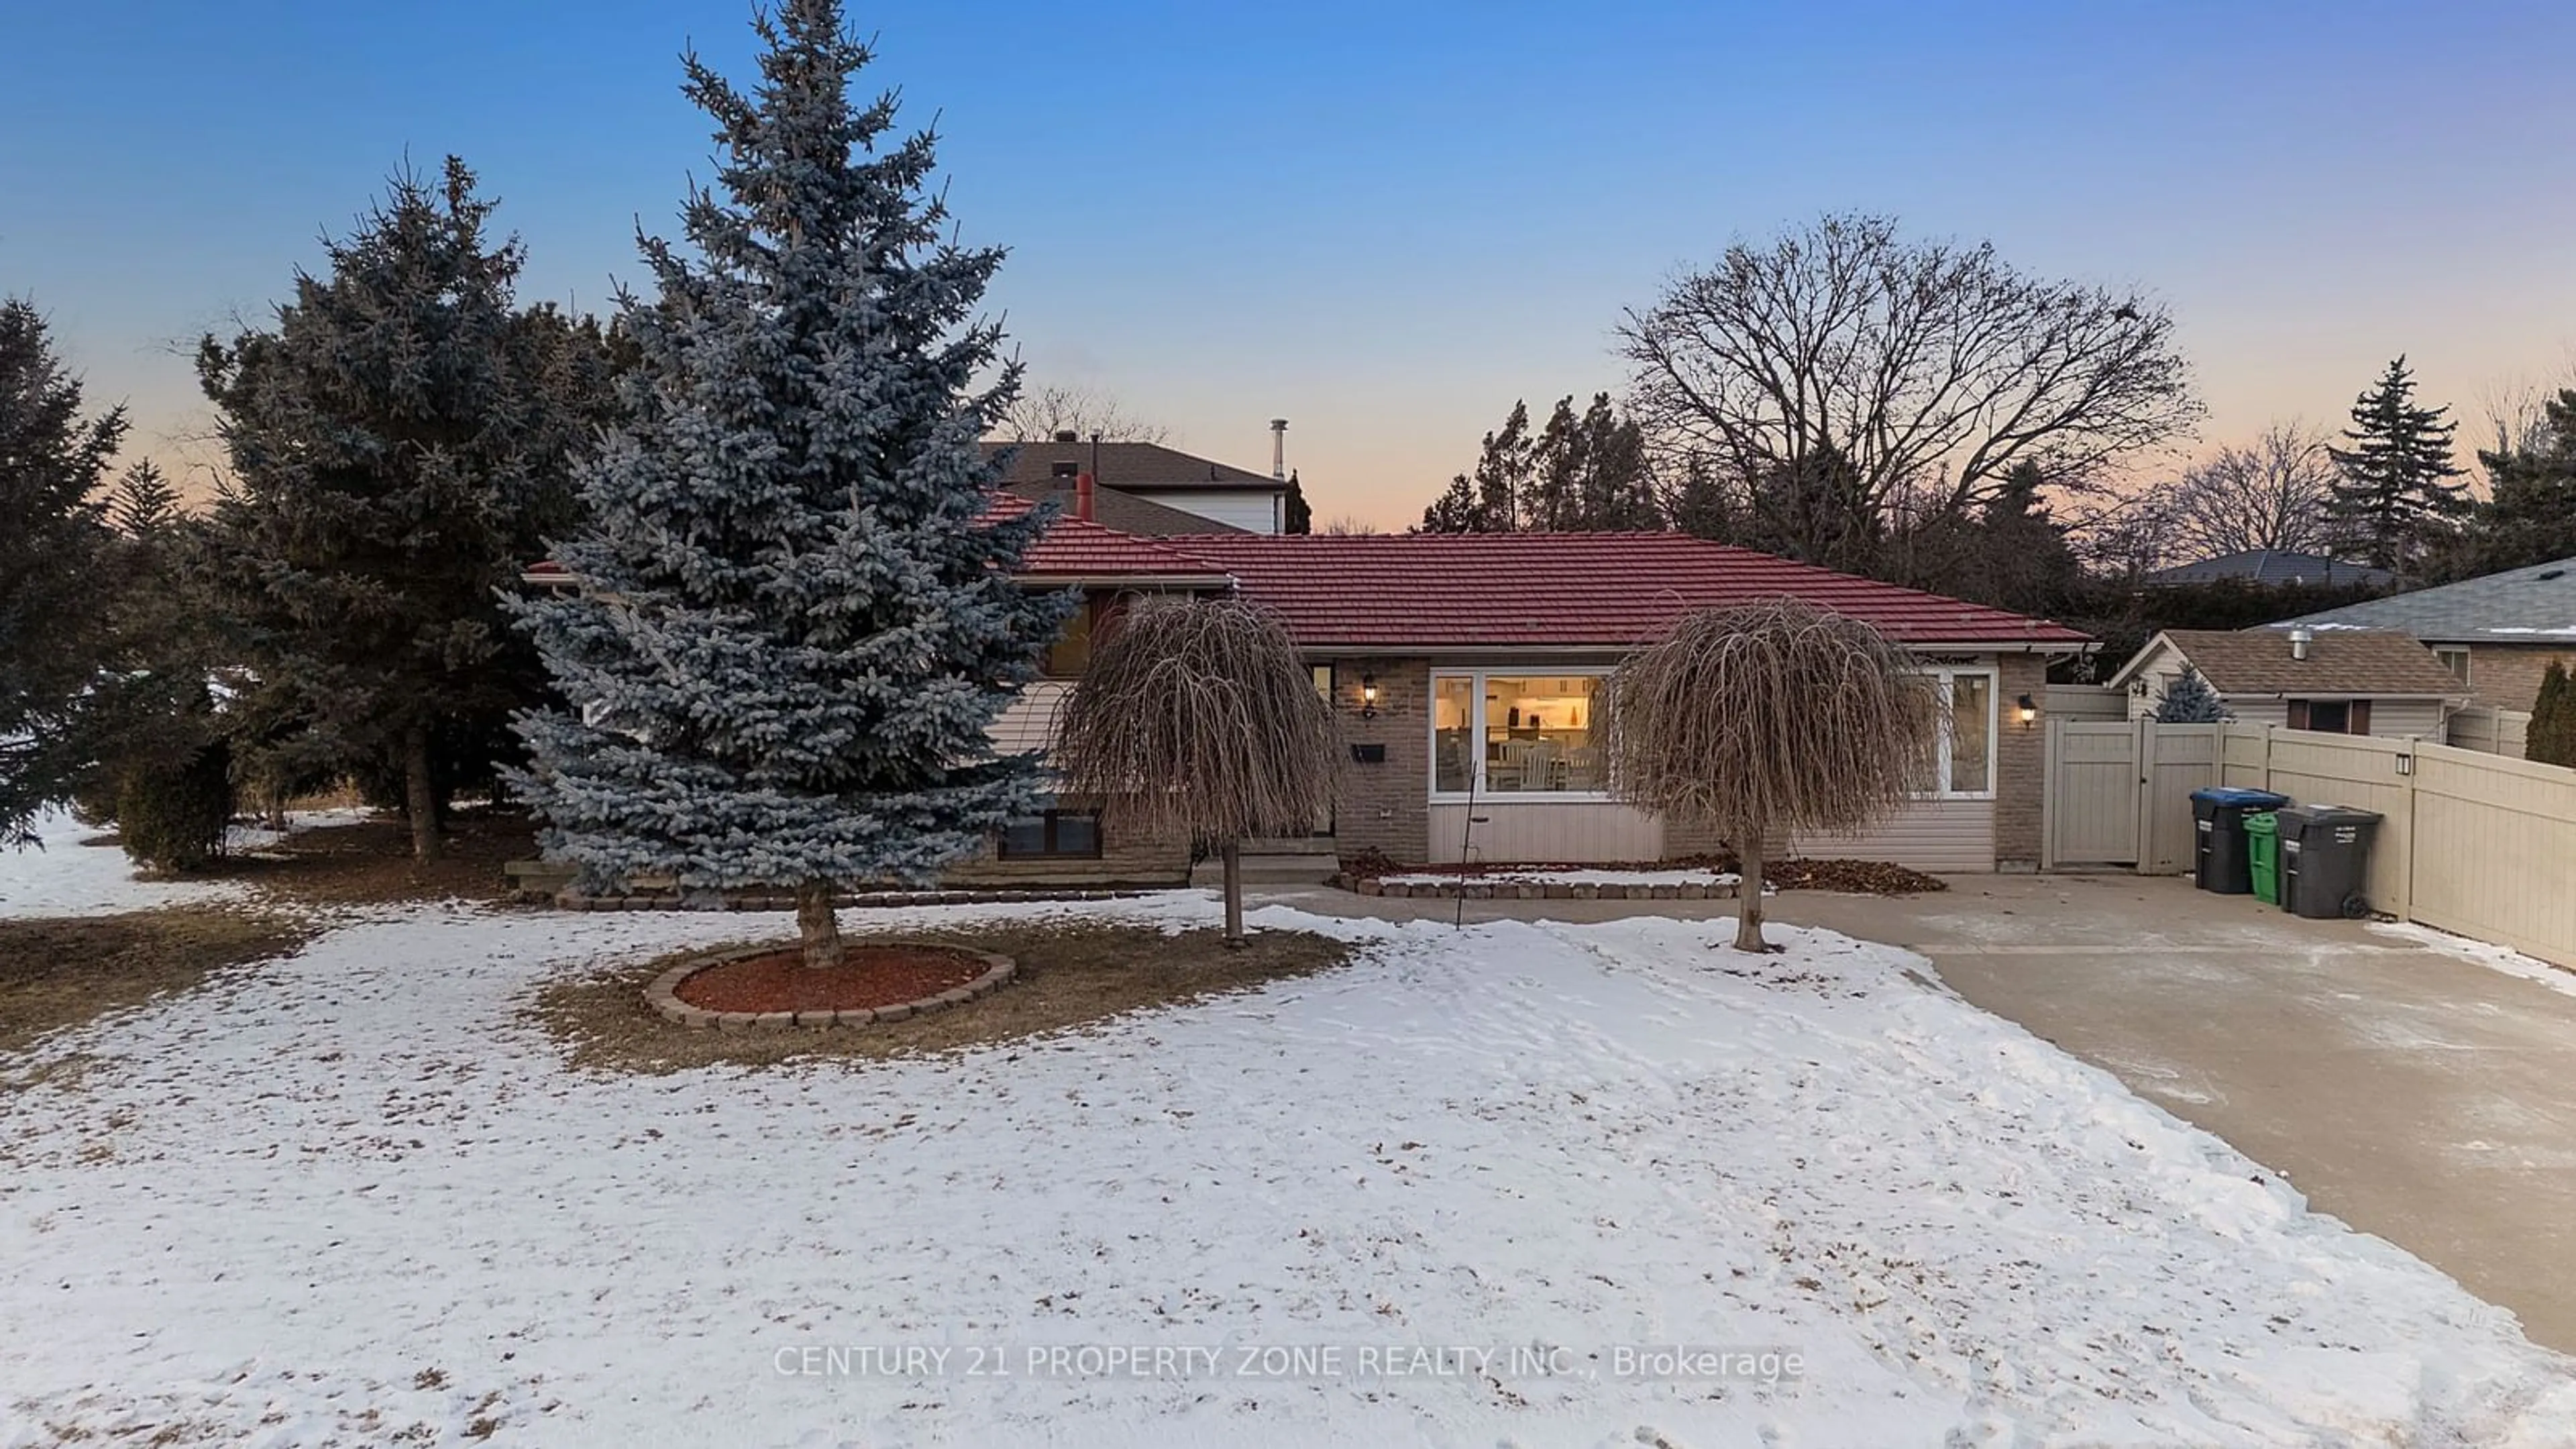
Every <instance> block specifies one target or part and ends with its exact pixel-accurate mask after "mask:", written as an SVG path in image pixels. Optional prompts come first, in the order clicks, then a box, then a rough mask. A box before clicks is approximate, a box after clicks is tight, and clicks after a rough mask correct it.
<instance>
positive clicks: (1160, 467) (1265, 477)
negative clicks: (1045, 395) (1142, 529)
mask: <svg viewBox="0 0 2576 1449" xmlns="http://www.w3.org/2000/svg"><path fill="white" fill-rule="evenodd" d="M1010 448H1017V449H1018V450H1019V451H1018V452H1017V453H1016V454H1014V455H1013V456H1012V458H1011V466H1010V469H1009V471H1007V472H1005V473H1004V474H1003V475H1002V484H1003V486H1004V487H1012V486H1015V485H1018V484H1021V483H1050V482H1057V474H1056V465H1057V464H1059V463H1070V464H1072V465H1074V466H1075V467H1076V468H1078V469H1079V470H1081V471H1083V472H1092V458H1093V446H1092V444H1090V443H1087V442H1083V443H1055V442H1040V443H993V442H988V443H986V444H984V456H985V457H987V458H989V457H992V456H993V455H995V454H997V453H1000V452H1002V451H1004V450H1006V449H1010ZM1098 456H1099V462H1100V467H1099V470H1098V472H1097V473H1096V474H1094V481H1095V482H1097V483H1099V484H1101V485H1102V486H1103V487H1109V488H1154V489H1165V488H1279V489H1285V488H1286V487H1287V486H1288V485H1287V483H1286V482H1285V481H1283V480H1281V479H1277V478H1273V477H1271V476H1270V475H1269V474H1267V473H1255V472H1253V471H1251V470H1250V469H1247V468H1237V467H1235V466H1234V465H1233V464H1231V463H1220V462H1217V461H1216V460H1215V459H1213V458H1201V457H1196V456H1194V455H1192V454H1189V453H1184V452H1182V451H1181V450H1180V449H1178V448H1166V447H1164V446H1163V445H1162V444H1160V443H1102V444H1100V445H1099V448H1098ZM1072 481H1073V480H1072V478H1071V477H1066V478H1064V479H1063V480H1062V482H1063V483H1070V482H1072ZM1059 486H1061V485H1059Z"/></svg>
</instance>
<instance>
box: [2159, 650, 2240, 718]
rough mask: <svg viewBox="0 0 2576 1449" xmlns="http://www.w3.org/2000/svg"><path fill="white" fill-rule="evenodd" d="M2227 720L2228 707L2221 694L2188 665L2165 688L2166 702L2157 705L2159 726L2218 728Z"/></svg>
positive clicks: (2161, 700)
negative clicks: (2220, 723)
mask: <svg viewBox="0 0 2576 1449" xmlns="http://www.w3.org/2000/svg"><path fill="white" fill-rule="evenodd" d="M2226 718H2227V707H2226V706H2225V705H2223V704H2221V703H2219V701H2218V691H2216V690H2214V689H2211V688H2210V687H2209V681H2208V680H2206V679H2203V678H2201V677H2200V671H2199V670H2197V669H2194V668H2192V667H2191V666H2190V665H2188V664H2186V665H2184V666H2183V667H2182V673H2180V674H2177V675H2175V676H2174V679H2173V683H2171V684H2168V685H2166V686H2165V693H2164V698H2162V699H2159V700H2157V701H2156V723H2158V724H2217V723H2219V722H2221V721H2223V720H2225V719H2226Z"/></svg>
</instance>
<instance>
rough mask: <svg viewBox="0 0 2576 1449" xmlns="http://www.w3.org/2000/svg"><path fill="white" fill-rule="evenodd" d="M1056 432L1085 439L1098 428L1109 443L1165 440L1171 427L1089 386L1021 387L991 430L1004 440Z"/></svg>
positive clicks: (1033, 438) (1016, 440) (1025, 439)
mask: <svg viewBox="0 0 2576 1449" xmlns="http://www.w3.org/2000/svg"><path fill="white" fill-rule="evenodd" d="M1058 433H1074V434H1078V435H1079V436H1081V437H1082V438H1084V439H1085V440H1086V441H1087V440H1088V439H1089V438H1090V437H1091V435H1092V434H1094V433H1098V434H1099V435H1100V438H1101V441H1103V442H1108V443H1167V442H1170V441H1171V438H1172V430H1171V429H1169V428H1167V427H1164V426H1163V425H1162V424H1160V423H1149V422H1146V421H1145V420H1143V419H1142V418H1138V417H1134V416H1132V415H1130V414H1129V413H1128V411H1127V410H1126V408H1125V407H1124V406H1122V405H1121V404H1120V403H1119V401H1118V399H1116V398H1114V397H1111V396H1110V395H1109V394H1107V393H1105V392H1102V391H1101V390H1099V389H1098V388H1092V387H1079V386H1075V387H1065V386H1057V385H1053V384H1050V385H1048V386H1046V387H1024V388H1022V389H1020V394H1019V396H1018V397H1017V398H1016V399H1014V400H1013V401H1012V403H1011V405H1010V406H1009V407H1008V408H1005V409H1004V410H1003V412H1002V416H1001V420H1000V422H999V423H998V424H997V425H996V426H995V427H994V429H993V436H994V437H996V438H998V439H1000V440H1001V441H1003V442H1006V443H1042V442H1045V441H1046V440H1048V439H1049V438H1052V437H1054V436H1055V435H1056V434H1058Z"/></svg>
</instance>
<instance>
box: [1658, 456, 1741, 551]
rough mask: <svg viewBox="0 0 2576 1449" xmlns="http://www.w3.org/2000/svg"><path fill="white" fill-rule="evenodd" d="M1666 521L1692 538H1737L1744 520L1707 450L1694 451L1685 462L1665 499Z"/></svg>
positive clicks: (1667, 524) (1670, 526) (1669, 525)
mask: <svg viewBox="0 0 2576 1449" xmlns="http://www.w3.org/2000/svg"><path fill="white" fill-rule="evenodd" d="M1664 523H1665V526H1666V527H1668V528H1672V529H1676V530H1678V531H1680V532H1682V533H1687V534H1689V535H1690V536H1691V537H1693V538H1705V539H1711V540H1714V541H1716V542H1719V543H1732V542H1734V541H1735V538H1736V535H1737V532H1738V530H1739V529H1740V527H1741V520H1740V519H1738V517H1737V516H1736V510H1735V504H1734V500H1732V499H1730V498H1729V497H1728V496H1727V492H1726V485H1725V484H1723V483H1721V482H1719V481H1718V477H1717V470H1716V469H1715V468H1714V467H1712V466H1710V463H1709V460H1708V455H1707V454H1705V453H1696V452H1695V453H1692V454H1691V455H1690V457H1689V458H1688V459H1687V460H1686V461H1685V462H1684V463H1683V464H1682V473H1681V478H1680V480H1679V481H1678V482H1676V483H1674V484H1673V485H1672V489H1671V492H1670V494H1669V496H1667V497H1666V498H1665V500H1664Z"/></svg>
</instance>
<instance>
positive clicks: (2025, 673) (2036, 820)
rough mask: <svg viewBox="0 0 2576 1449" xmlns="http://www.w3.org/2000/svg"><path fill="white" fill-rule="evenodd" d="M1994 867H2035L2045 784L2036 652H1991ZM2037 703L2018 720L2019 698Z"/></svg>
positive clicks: (2043, 696)
mask: <svg viewBox="0 0 2576 1449" xmlns="http://www.w3.org/2000/svg"><path fill="white" fill-rule="evenodd" d="M1995 669H1996V676H1995V729H1996V731H1997V734H1996V736H1995V869H1997V870H2037V869H2039V845H2040V835H2039V832H2040V828H2041V811H2042V809H2043V801H2042V797H2043V795H2044V794H2045V793H2046V791H2047V788H2048V785H2047V778H2048V663H2047V661H2046V660H2045V659H2043V658H2041V657H2040V656H2039V655H2036V654H1999V655H1996V656H1995ZM2025 694H2027V695H2029V696H2030V698H2031V703H2033V704H2035V705H2037V706H2039V716H2038V718H2036V719H2034V720H2032V721H2031V722H2030V723H2029V724H2023V723H2022V722H2021V697H2022V696H2023V695H2025Z"/></svg>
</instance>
